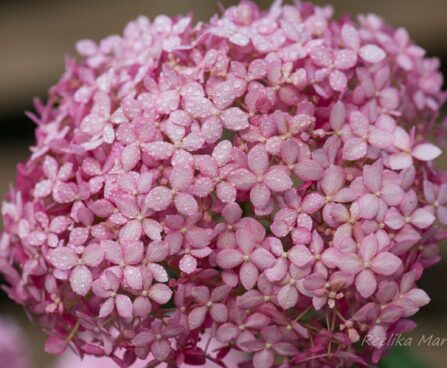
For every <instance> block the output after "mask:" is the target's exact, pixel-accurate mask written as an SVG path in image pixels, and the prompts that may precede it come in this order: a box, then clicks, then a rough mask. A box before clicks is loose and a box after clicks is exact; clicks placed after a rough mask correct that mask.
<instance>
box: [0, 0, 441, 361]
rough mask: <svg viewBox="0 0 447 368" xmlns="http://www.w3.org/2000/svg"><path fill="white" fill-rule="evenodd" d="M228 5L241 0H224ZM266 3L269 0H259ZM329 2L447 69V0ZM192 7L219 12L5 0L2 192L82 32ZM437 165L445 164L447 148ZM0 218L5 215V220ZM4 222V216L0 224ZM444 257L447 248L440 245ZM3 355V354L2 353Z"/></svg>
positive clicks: (162, 1)
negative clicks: (37, 104)
mask: <svg viewBox="0 0 447 368" xmlns="http://www.w3.org/2000/svg"><path fill="white" fill-rule="evenodd" d="M220 2H221V3H222V4H223V5H225V6H229V5H231V4H235V3H237V2H236V1H225V0H223V1H220ZM256 2H257V3H259V4H260V5H261V6H263V7H264V8H265V7H267V6H268V5H269V4H270V1H256ZM314 3H316V4H319V5H321V4H329V3H332V4H333V5H334V6H335V7H336V9H335V14H336V16H340V15H342V14H346V13H349V14H352V15H354V16H355V15H357V14H366V13H376V14H380V15H381V16H383V17H384V18H385V20H386V21H387V22H388V23H390V24H392V25H395V26H403V27H406V28H407V29H408V30H409V32H410V34H411V36H412V38H413V39H414V40H415V41H416V42H417V43H418V44H419V45H421V46H422V47H424V48H425V49H427V53H428V55H430V56H435V55H436V56H438V57H439V58H440V59H441V62H442V68H443V73H444V75H447V1H446V0H424V1H421V0H375V1H359V0H343V1H338V2H335V1H332V2H331V1H314ZM191 10H194V13H195V15H196V17H195V19H196V20H208V19H209V18H210V17H211V16H212V15H213V14H215V13H216V12H218V11H219V8H218V6H217V2H216V1H214V0H128V1H125V0H94V1H92V0H77V1H66V0H28V1H26V0H9V1H2V0H0V45H1V48H0V50H1V51H0V195H3V193H5V192H6V191H7V190H8V187H9V185H10V183H11V182H12V181H13V179H14V170H15V165H16V164H17V162H18V161H20V160H23V159H25V158H26V157H27V156H28V146H29V145H30V144H32V143H33V124H32V123H31V122H30V121H29V120H28V119H27V118H26V117H25V116H24V111H26V110H31V109H32V105H31V101H32V97H34V96H40V97H42V98H45V95H46V91H47V90H48V88H49V86H50V85H52V84H54V83H55V82H56V81H57V80H58V78H59V76H60V75H61V73H62V71H63V67H64V55H66V54H71V55H73V54H74V52H75V51H74V44H75V42H76V41H77V40H78V39H81V38H92V39H94V40H100V39H101V38H102V37H104V36H106V35H108V34H112V33H120V32H121V31H122V29H123V27H124V26H125V24H126V23H127V22H128V21H129V20H130V19H133V18H135V17H136V16H138V15H140V14H143V15H147V16H149V17H150V18H154V17H155V16H156V15H157V14H168V15H176V14H185V13H188V12H189V11H191ZM440 164H441V165H442V166H443V167H444V168H447V157H446V155H445V154H444V155H443V157H442V158H441V159H440ZM0 221H1V220H0ZM0 225H1V223H0ZM443 253H444V254H445V255H446V256H447V252H445V251H443ZM446 283H447V266H446V263H445V261H443V262H442V263H441V264H438V265H437V266H435V267H433V268H432V269H430V270H428V271H427V272H426V273H425V274H424V277H423V280H422V282H421V283H420V285H421V287H422V288H423V289H425V290H426V291H427V292H428V294H429V295H430V297H431V298H432V303H431V304H430V305H429V306H427V307H426V308H424V309H423V310H422V311H421V312H420V313H419V314H418V315H417V317H416V319H417V321H418V322H419V327H418V329H417V330H416V331H415V332H413V333H412V335H413V336H414V337H415V340H418V339H419V337H420V336H421V335H422V334H423V333H425V334H426V335H429V334H435V335H437V336H441V337H444V336H445V337H447V313H446V307H445V306H446V305H447V293H446V291H445V290H446V288H445V285H446ZM0 313H8V314H14V315H15V316H16V317H17V318H18V319H19V320H21V321H23V324H24V326H25V327H26V329H27V331H28V335H29V337H30V338H31V339H32V341H33V344H32V346H33V350H34V354H35V360H34V361H35V365H34V367H35V368H44V367H45V368H47V367H48V361H49V360H48V359H49V358H48V357H46V356H45V355H44V354H43V353H42V351H43V342H42V341H43V337H42V335H41V334H40V333H39V332H38V328H37V327H35V326H32V325H31V324H30V323H29V322H27V320H26V318H25V317H24V313H23V312H21V310H20V309H19V308H17V307H15V306H14V305H13V304H12V303H11V302H9V301H8V300H7V298H6V297H5V295H4V294H0ZM411 354H413V355H414V356H415V357H417V358H419V359H420V360H423V361H424V363H423V366H426V367H445V366H446V365H445V363H444V362H445V360H446V359H447V346H445V347H443V348H441V347H438V348H436V347H432V348H427V347H417V346H414V347H413V348H412V351H411ZM0 359H1V357H0Z"/></svg>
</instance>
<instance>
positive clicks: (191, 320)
mask: <svg viewBox="0 0 447 368" xmlns="http://www.w3.org/2000/svg"><path fill="white" fill-rule="evenodd" d="M230 291H231V288H230V287H229V286H226V285H222V286H218V287H217V288H215V289H213V290H212V291H211V295H210V291H209V289H208V288H207V287H206V286H197V287H193V288H192V290H191V294H192V297H193V298H194V300H195V301H196V303H198V305H197V306H196V307H194V308H193V309H192V310H191V312H190V314H189V316H188V324H189V328H190V329H191V330H194V329H196V328H198V327H200V326H201V325H202V324H203V323H204V322H205V317H206V315H207V314H208V313H209V314H210V316H211V318H212V319H213V321H215V322H220V323H222V322H225V321H226V320H227V317H228V309H227V307H226V305H225V304H224V303H222V302H223V301H224V300H225V299H226V298H227V296H228V294H229V293H230Z"/></svg>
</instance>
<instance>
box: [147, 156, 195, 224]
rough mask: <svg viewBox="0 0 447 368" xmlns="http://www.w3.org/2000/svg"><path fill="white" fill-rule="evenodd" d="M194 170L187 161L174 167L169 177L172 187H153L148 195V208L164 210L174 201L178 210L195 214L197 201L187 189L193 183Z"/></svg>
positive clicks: (185, 213) (187, 213) (182, 212)
mask: <svg viewBox="0 0 447 368" xmlns="http://www.w3.org/2000/svg"><path fill="white" fill-rule="evenodd" d="M193 178H194V172H193V168H192V167H191V165H189V164H187V163H182V164H178V165H176V166H174V167H173V169H172V171H171V175H170V177H169V183H170V184H171V189H169V188H167V187H165V186H157V187H155V188H153V189H152V190H151V191H150V192H149V194H148V195H147V197H146V204H147V206H148V208H151V209H153V210H154V211H163V210H165V209H167V208H168V207H169V205H170V204H171V203H172V202H174V204H175V207H176V208H177V210H178V211H179V212H180V213H181V214H184V215H187V216H188V215H193V214H194V213H196V212H197V210H198V205H197V201H196V200H195V199H194V197H193V196H192V195H191V194H190V193H188V191H187V189H188V187H189V186H190V185H191V184H192V182H193Z"/></svg>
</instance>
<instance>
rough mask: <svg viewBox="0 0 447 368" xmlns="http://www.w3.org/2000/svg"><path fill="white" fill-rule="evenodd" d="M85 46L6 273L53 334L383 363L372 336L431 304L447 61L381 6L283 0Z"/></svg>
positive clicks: (172, 357) (258, 363) (53, 95)
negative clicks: (354, 9) (370, 9)
mask: <svg viewBox="0 0 447 368" xmlns="http://www.w3.org/2000/svg"><path fill="white" fill-rule="evenodd" d="M76 47H77V50H78V52H79V53H80V57H79V58H76V59H73V58H67V59H66V68H65V69H66V70H65V72H64V74H63V75H62V77H61V79H60V80H59V82H58V83H57V84H56V85H55V86H53V87H52V88H50V90H49V96H48V99H47V101H46V102H42V101H40V100H38V99H36V100H35V103H34V107H35V112H33V113H28V114H27V116H28V117H29V118H30V119H31V120H33V122H34V123H35V124H36V144H35V147H33V148H32V155H31V157H30V158H29V159H28V160H27V161H25V162H23V163H21V164H19V165H18V167H17V178H16V181H15V185H14V186H12V187H11V190H10V192H9V193H8V194H7V195H6V196H5V199H4V201H3V203H2V206H1V215H2V221H1V222H2V225H3V230H2V233H1V234H0V270H1V271H0V274H1V275H0V276H1V277H2V279H4V281H5V282H4V285H3V290H4V291H5V292H6V293H7V295H8V296H9V297H10V298H11V299H13V300H14V301H16V302H18V303H19V304H21V305H24V306H25V308H26V310H27V312H28V313H30V314H31V315H32V317H33V318H34V319H35V320H36V321H37V322H38V323H40V324H42V326H43V327H44V329H45V331H46V332H48V334H49V338H48V340H47V343H46V350H47V351H48V352H51V353H54V354H60V353H62V352H63V351H64V350H66V348H67V347H68V346H70V347H71V348H72V350H73V351H76V352H77V353H78V354H79V355H80V356H84V355H87V356H88V355H90V356H97V357H99V358H101V357H107V359H109V360H110V362H111V364H115V365H117V366H120V367H122V368H127V367H130V366H131V365H133V364H134V362H135V361H137V360H138V359H140V360H141V361H140V363H142V362H143V361H144V364H145V365H146V366H147V367H155V366H158V365H166V366H169V367H177V366H183V365H188V366H199V365H201V366H207V367H208V366H210V367H211V366H217V365H219V364H221V365H225V364H226V365H227V366H233V365H231V364H233V360H232V356H234V355H237V354H242V351H244V352H246V353H251V354H252V356H248V357H247V359H251V361H252V362H253V363H250V362H248V361H247V362H246V364H248V365H250V366H251V365H252V366H254V367H255V368H261V367H263V368H264V367H266V368H268V367H271V366H277V365H279V366H280V367H281V368H285V367H286V366H287V367H288V366H295V365H300V366H301V365H303V366H306V365H312V366H352V365H368V364H378V362H379V359H380V358H381V357H382V356H383V354H384V353H385V352H386V347H380V346H377V345H376V346H370V345H368V346H367V345H365V344H358V343H357V344H356V342H358V341H360V340H364V339H365V338H367V335H368V334H370V335H371V336H374V337H376V338H380V339H382V338H389V336H390V335H391V334H393V333H400V332H402V331H405V330H407V329H409V328H410V327H412V326H413V322H411V320H410V319H409V317H411V316H412V315H414V314H415V313H416V312H417V311H418V310H419V309H420V308H421V307H422V306H424V305H426V304H427V303H428V302H429V297H428V295H427V294H426V293H425V292H424V291H423V290H421V289H419V288H418V287H417V286H416V283H417V281H418V280H419V278H421V277H422V275H423V271H424V270H425V269H426V268H427V267H429V266H432V265H433V264H435V263H436V262H438V261H439V260H440V258H441V257H440V252H439V251H438V244H439V243H440V242H441V241H442V240H443V239H444V238H446V237H447V231H446V230H447V229H446V224H447V212H446V203H447V197H446V194H445V193H444V192H445V188H446V183H447V176H446V174H445V173H444V172H443V171H442V170H440V169H439V168H437V166H436V162H435V161H434V160H435V159H436V158H437V157H439V156H440V154H441V149H440V148H438V147H437V146H435V145H433V144H432V143H430V142H429V141H427V139H428V138H427V137H437V139H436V141H437V142H438V141H442V137H445V136H446V134H445V131H446V130H447V124H443V123H442V122H441V123H439V122H438V117H439V116H440V110H441V107H442V104H443V103H444V101H445V92H444V91H443V90H442V84H443V78H442V74H441V73H440V71H439V61H438V60H437V59H435V58H427V57H426V56H425V52H424V50H422V49H421V48H420V47H418V46H416V45H415V44H414V43H413V42H412V41H411V40H410V38H409V35H408V34H407V32H406V31H405V30H404V29H401V28H399V29H394V28H393V27H390V26H389V25H387V24H385V23H384V22H383V21H382V19H381V18H379V17H378V16H375V15H367V16H360V17H358V19H357V20H355V19H350V18H347V17H340V18H339V19H334V18H333V10H332V9H331V8H330V7H318V6H315V5H311V4H306V3H301V2H296V3H294V4H290V5H289V4H288V5H283V4H282V2H281V1H280V0H275V1H274V2H273V3H272V5H271V7H270V9H269V10H266V11H264V10H261V9H260V8H259V7H258V6H257V5H256V4H255V3H254V2H251V1H245V0H244V1H241V3H240V4H238V5H235V6H231V7H229V8H228V9H222V12H220V14H219V15H216V16H214V17H213V18H211V20H210V21H209V22H201V23H198V24H193V22H192V16H191V15H188V16H185V17H175V18H171V17H168V16H158V17H156V18H155V19H154V20H149V19H148V18H146V17H144V16H140V17H138V18H137V19H136V20H134V21H132V22H130V23H129V24H128V25H127V26H126V27H125V29H124V31H123V32H122V34H121V35H114V36H109V37H106V38H105V39H103V40H101V41H99V42H95V41H90V40H82V41H80V42H79V43H78V44H77V46H76ZM440 143H442V142H440ZM328 352H329V353H328ZM98 362H100V364H99V365H101V364H103V363H102V361H98Z"/></svg>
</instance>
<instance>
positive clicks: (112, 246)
mask: <svg viewBox="0 0 447 368" xmlns="http://www.w3.org/2000/svg"><path fill="white" fill-rule="evenodd" d="M101 246H102V248H103V249H104V250H105V255H106V259H107V260H108V261H109V262H110V263H112V264H113V265H114V266H111V267H110V268H108V269H107V271H111V272H113V273H114V274H115V275H116V277H117V278H118V280H121V279H122V285H123V286H125V287H130V288H132V289H135V290H140V289H141V288H142V286H143V278H142V276H141V272H140V270H139V269H138V267H136V266H137V265H139V264H140V263H141V261H142V260H143V254H144V247H143V243H142V242H134V243H117V242H114V241H111V240H105V241H103V242H102V243H101Z"/></svg>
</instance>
